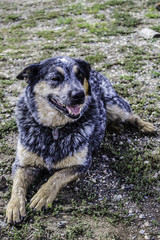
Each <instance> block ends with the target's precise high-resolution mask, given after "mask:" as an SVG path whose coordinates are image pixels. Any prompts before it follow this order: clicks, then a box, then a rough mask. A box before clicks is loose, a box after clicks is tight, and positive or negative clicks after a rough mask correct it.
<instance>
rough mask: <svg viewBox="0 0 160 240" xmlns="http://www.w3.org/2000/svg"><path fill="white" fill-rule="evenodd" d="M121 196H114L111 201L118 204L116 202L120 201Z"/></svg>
mask: <svg viewBox="0 0 160 240" xmlns="http://www.w3.org/2000/svg"><path fill="white" fill-rule="evenodd" d="M122 198H123V197H122V195H121V194H119V195H115V196H114V197H113V201H114V202H118V201H120V200H122Z"/></svg>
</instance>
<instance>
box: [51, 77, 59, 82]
mask: <svg viewBox="0 0 160 240" xmlns="http://www.w3.org/2000/svg"><path fill="white" fill-rule="evenodd" d="M51 80H52V81H55V82H58V81H59V80H60V79H59V77H52V78H51Z"/></svg>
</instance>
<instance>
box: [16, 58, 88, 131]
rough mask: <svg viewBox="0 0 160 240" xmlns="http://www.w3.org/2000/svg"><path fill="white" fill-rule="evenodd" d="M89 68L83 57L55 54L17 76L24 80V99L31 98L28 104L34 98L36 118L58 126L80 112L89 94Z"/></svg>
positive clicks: (48, 124) (78, 115)
mask: <svg viewBox="0 0 160 240" xmlns="http://www.w3.org/2000/svg"><path fill="white" fill-rule="evenodd" d="M90 70H91V68H90V65H89V64H88V63H87V62H85V61H82V60H79V59H73V58H69V57H56V58H50V59H47V60H44V61H42V62H40V63H36V64H31V65H30V66H28V67H26V68H25V69H24V70H23V71H22V72H21V73H20V74H19V75H18V76H17V78H18V79H26V80H27V82H28V87H27V89H28V94H27V96H29V98H30V99H28V101H31V98H32V104H31V105H33V101H35V107H34V111H37V116H38V119H39V120H40V122H41V123H42V124H45V125H47V126H50V125H51V126H53V125H54V124H55V125H56V126H58V125H64V123H67V122H69V121H72V120H75V119H78V118H79V117H80V116H81V114H82V112H83V109H84V106H85V104H86V102H87V99H88V96H89V95H90V94H91V93H90V91H91V90H90V86H89V83H88V79H89V75H90ZM33 98H34V100H33ZM31 110H32V111H33V109H31ZM56 116H58V117H56ZM46 118H48V120H47V119H46ZM56 119H57V121H58V122H59V123H58V122H57V121H56ZM55 122H56V123H55Z"/></svg>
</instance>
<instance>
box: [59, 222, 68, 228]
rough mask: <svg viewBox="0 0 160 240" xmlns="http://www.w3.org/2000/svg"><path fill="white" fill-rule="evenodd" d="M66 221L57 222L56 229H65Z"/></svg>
mask: <svg viewBox="0 0 160 240" xmlns="http://www.w3.org/2000/svg"><path fill="white" fill-rule="evenodd" d="M66 223H67V222H66V221H61V222H59V223H58V224H57V227H58V228H65V227H66Z"/></svg>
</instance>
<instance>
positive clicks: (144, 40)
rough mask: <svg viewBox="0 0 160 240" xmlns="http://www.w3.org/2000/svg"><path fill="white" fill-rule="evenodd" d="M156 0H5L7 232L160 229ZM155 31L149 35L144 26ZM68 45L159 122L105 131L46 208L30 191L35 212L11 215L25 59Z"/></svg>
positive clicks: (62, 51)
mask: <svg viewBox="0 0 160 240" xmlns="http://www.w3.org/2000/svg"><path fill="white" fill-rule="evenodd" d="M158 3H159V1H158V0H157V1H156V0H141V1H138V0H103V1H96V0H88V1H86V0H82V1H79V0H77V1H76V0H73V1H71V0H63V1H62V0H59V1H55V0H34V1H33V0H29V1H26V0H23V1H22V0H18V1H16V0H1V2H0V13H1V21H0V42H1V45H0V53H1V54H0V66H1V68H0V239H3V240H7V239H14V240H20V239H26V240H30V239H48V240H49V239H52V240H66V239H70V240H72V239H75V240H86V239H95V240H106V239H107V240H132V239H136V240H142V239H150V240H158V239H160V181H159V180H160V130H159V128H160V68H159V63H160V38H159V34H158V33H160V11H159V9H160V3H159V5H156V4H158ZM144 28H149V29H152V30H154V31H156V32H157V34H156V35H155V36H154V37H153V36H148V37H147V36H144V34H142V32H141V30H142V29H144ZM60 55H67V56H71V57H76V58H81V59H85V60H86V61H88V62H89V63H90V64H91V65H92V67H93V68H94V69H96V70H98V71H100V72H102V73H103V74H104V75H106V76H107V77H108V78H109V79H110V80H111V82H112V83H113V84H114V87H115V89H116V90H117V92H118V93H119V94H120V95H122V96H123V97H124V98H125V99H126V100H128V101H129V102H130V104H131V107H132V109H133V111H134V112H135V113H136V114H138V115H140V116H141V117H142V118H143V119H145V120H146V121H149V122H152V123H153V124H154V126H155V128H156V129H157V133H156V134H154V135H150V136H149V135H148V136H145V135H143V134H140V133H139V132H137V131H136V129H134V128H131V127H130V126H127V127H123V126H122V128H121V133H119V131H118V132H116V133H115V132H111V131H110V130H108V131H107V135H106V138H105V141H104V142H103V143H102V145H101V147H100V149H99V150H98V152H97V153H96V154H95V156H94V157H93V164H92V166H91V168H90V170H89V171H88V173H87V174H86V175H85V176H84V177H83V178H81V179H78V180H77V181H76V182H73V183H71V184H69V185H68V186H66V187H65V188H64V189H63V190H62V191H61V192H60V194H59V195H58V197H57V199H56V201H55V202H54V203H53V205H52V206H50V207H49V209H48V210H45V211H43V212H35V211H33V210H31V209H29V207H28V205H29V204H28V203H29V200H30V199H31V197H32V196H33V195H34V194H35V193H36V191H37V190H38V189H39V187H40V186H41V185H42V183H44V182H45V181H46V180H47V179H48V177H49V174H48V173H47V172H42V173H41V175H40V176H39V178H38V179H37V180H36V182H35V183H34V185H33V186H32V187H31V188H30V189H29V191H28V194H27V204H26V208H27V216H26V218H25V219H24V221H23V222H22V223H21V224H19V225H16V226H8V225H7V224H6V222H5V208H6V204H7V202H8V201H9V198H10V194H11V187H12V180H11V166H12V163H13V161H14V158H15V153H16V143H17V138H18V132H17V127H16V122H15V116H14V111H15V106H16V102H17V99H18V96H19V94H20V93H21V92H22V91H23V89H24V87H25V85H26V83H25V82H23V81H20V80H17V79H16V75H17V74H18V73H19V72H20V71H22V70H23V68H24V67H25V66H27V65H28V64H31V63H33V62H39V61H41V60H42V59H45V58H49V57H53V56H60Z"/></svg>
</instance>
